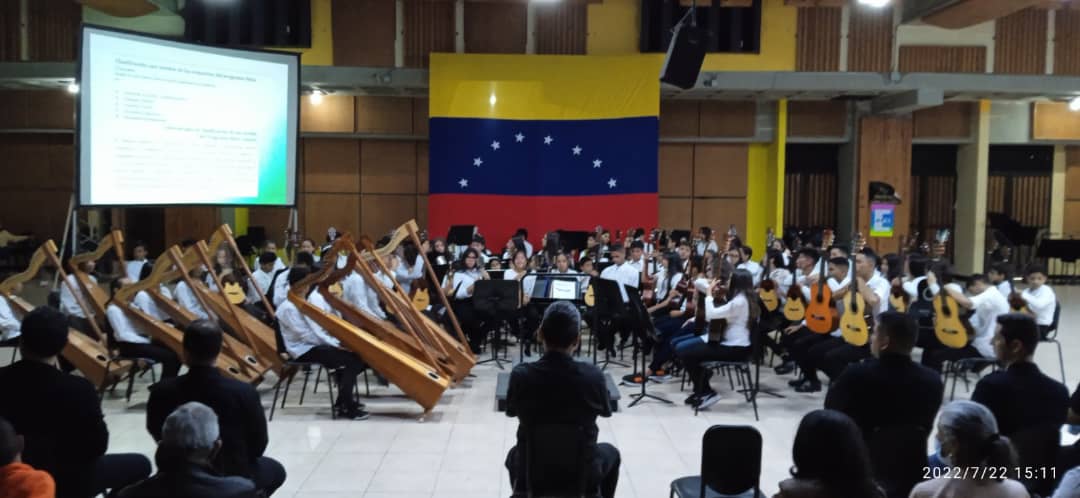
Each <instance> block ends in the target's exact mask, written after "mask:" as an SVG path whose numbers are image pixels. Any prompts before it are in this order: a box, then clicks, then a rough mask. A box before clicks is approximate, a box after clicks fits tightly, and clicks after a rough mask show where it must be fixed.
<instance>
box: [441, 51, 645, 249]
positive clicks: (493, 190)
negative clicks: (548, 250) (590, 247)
mask: <svg viewBox="0 0 1080 498" xmlns="http://www.w3.org/2000/svg"><path fill="white" fill-rule="evenodd" d="M642 62H643V61H642V58H641V57H640V56H626V57H597V56H536V55H473V54H469V55H462V54H432V55H431V73H430V74H431V83H430V85H431V100H430V115H431V121H430V137H431V144H430V197H429V199H428V224H429V225H430V227H429V228H430V232H431V234H432V236H435V237H442V236H444V235H445V234H446V232H447V230H448V228H449V227H450V226H451V225H477V226H478V227H479V229H480V232H481V233H482V234H484V235H485V236H486V237H487V240H488V244H489V246H492V247H501V246H502V244H503V242H505V241H506V240H507V239H508V238H509V237H510V235H512V234H513V232H514V230H516V229H517V228H519V227H524V228H527V229H528V230H529V238H530V240H531V241H532V242H533V243H534V244H536V243H538V242H539V241H540V239H541V237H543V234H544V233H545V232H548V231H551V230H556V229H566V230H590V229H592V228H593V227H595V226H596V225H603V226H605V227H612V228H618V229H625V228H627V227H631V226H633V227H638V226H641V227H646V228H649V227H654V226H656V222H657V213H658V198H657V138H658V137H657V134H658V115H659V110H660V84H659V77H658V75H657V68H656V65H655V64H643V63H642Z"/></svg>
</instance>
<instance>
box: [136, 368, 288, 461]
mask: <svg viewBox="0 0 1080 498" xmlns="http://www.w3.org/2000/svg"><path fill="white" fill-rule="evenodd" d="M191 401H198V402H199V403H202V404H204V405H206V406H209V407H210V408H211V409H213V410H214V413H216V414H217V416H218V426H219V427H220V430H221V443H222V446H221V451H220V452H219V453H218V456H217V458H216V459H215V461H214V467H215V468H216V470H218V471H219V472H222V473H224V474H225V475H230V476H243V477H251V476H252V471H253V466H254V464H255V461H256V460H257V459H258V458H259V457H261V456H262V454H263V452H264V451H266V445H267V443H269V441H270V438H269V436H268V435H267V433H266V415H265V413H264V412H263V407H262V402H261V401H260V399H259V394H258V393H257V392H256V391H255V388H254V387H252V386H250V385H248V384H245V383H243V382H240V381H238V380H235V379H230V378H228V377H225V376H223V375H221V373H220V372H218V370H217V369H216V368H208V367H194V368H191V369H190V370H189V371H188V373H186V374H184V375H181V376H179V377H176V378H173V379H169V380H164V381H161V382H160V383H158V385H157V386H155V387H154V389H153V390H152V391H150V401H149V402H148V403H147V406H146V430H147V431H149V432H150V435H151V436H153V437H154V440H155V441H160V440H161V427H162V425H163V424H164V423H165V418H166V417H168V416H169V414H170V413H172V412H173V410H175V409H176V408H177V407H179V406H180V405H182V404H184V403H188V402H191Z"/></svg>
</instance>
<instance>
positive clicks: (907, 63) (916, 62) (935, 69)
mask: <svg viewBox="0 0 1080 498" xmlns="http://www.w3.org/2000/svg"><path fill="white" fill-rule="evenodd" d="M900 72H902V73H985V72H986V47H975V46H969V47H963V46H935V45H908V46H904V47H900Z"/></svg>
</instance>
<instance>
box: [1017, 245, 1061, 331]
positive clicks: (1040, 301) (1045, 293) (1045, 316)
mask: <svg viewBox="0 0 1080 498" xmlns="http://www.w3.org/2000/svg"><path fill="white" fill-rule="evenodd" d="M1046 279H1047V275H1046V267H1045V266H1043V265H1041V264H1038V263H1032V264H1030V265H1028V267H1027V269H1025V270H1024V280H1025V281H1027V285H1028V287H1027V289H1024V292H1022V293H1020V297H1021V298H1023V299H1024V302H1026V303H1027V307H1028V312H1029V314H1030V315H1031V316H1034V317H1035V324H1036V325H1038V326H1039V337H1040V338H1041V339H1045V338H1046V335H1047V333H1049V332H1050V326H1051V325H1052V324H1053V323H1054V312H1055V310H1056V309H1057V295H1055V294H1054V289H1051V288H1050V286H1049V285H1047V284H1046Z"/></svg>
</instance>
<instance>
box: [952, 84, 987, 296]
mask: <svg viewBox="0 0 1080 498" xmlns="http://www.w3.org/2000/svg"><path fill="white" fill-rule="evenodd" d="M973 119H974V121H975V122H974V124H975V127H974V128H975V142H974V143H970V144H966V145H961V146H960V147H959V149H958V150H957V154H956V233H955V240H956V246H955V250H954V251H953V263H954V264H953V266H954V267H955V269H956V271H957V272H959V273H961V274H965V275H967V274H972V273H981V272H982V271H983V259H984V256H985V254H986V191H987V184H988V181H989V172H990V101H989V100H983V101H980V102H979V108H978V111H977V112H976V113H975V116H974V118H973Z"/></svg>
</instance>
